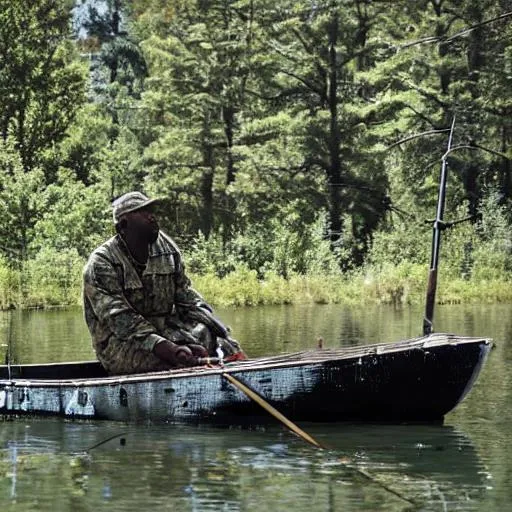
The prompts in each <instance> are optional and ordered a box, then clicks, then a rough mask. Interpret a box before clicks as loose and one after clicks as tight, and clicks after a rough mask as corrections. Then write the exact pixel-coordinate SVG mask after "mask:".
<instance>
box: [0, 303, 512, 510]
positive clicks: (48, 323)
mask: <svg viewBox="0 0 512 512" xmlns="http://www.w3.org/2000/svg"><path fill="white" fill-rule="evenodd" d="M218 314H219V315H220V316H221V317H222V318H223V319H224V320H225V321H226V323H228V324H230V325H231V326H232V328H233V333H234V334H235V336H236V337H237V338H239V339H240V340H241V341H242V342H243V343H244V348H246V350H247V352H248V353H249V354H250V355H251V356H252V357H255V356H258V355H263V354H265V355H267V354H277V353H280V352H286V351H296V350H304V349H307V348H312V347H314V346H316V339H317V338H318V337H319V336H322V338H323V339H324V346H326V347H338V346H344V345H351V344H365V343H374V342H380V341H384V342H387V341H395V340H399V339H404V338H409V337H414V336H417V335H419V334H420V330H421V323H422V317H423V310H422V308H404V309H401V310H397V309H393V308H386V307H371V308H346V307H341V306H330V305H326V306H293V307H290V306H283V307H262V308H252V309H251V308H246V309H239V310H219V311H218ZM435 327H436V330H437V331H445V332H455V333H459V334H462V335H475V336H490V337H492V338H494V340H495V341H496V349H495V350H493V351H492V352H491V354H490V357H489V360H488V362H487V364H486V366H485V367H484V368H483V371H482V373H481V375H480V377H479V379H478V380H477V382H476V385H475V387H474V388H473V390H472V391H471V393H470V394H469V396H468V397H467V398H466V399H465V400H464V401H463V402H462V404H460V405H459V406H458V407H457V408H456V409H455V411H453V412H451V413H450V414H449V415H448V416H447V418H446V421H445V423H446V425H445V426H444V427H420V426H413V425H409V426H406V427H402V426H372V425H344V424H341V425H334V426H332V425H307V426H305V427H306V428H305V430H306V431H308V432H309V433H311V434H312V435H313V437H315V438H317V439H318V440H319V441H320V442H323V443H325V444H327V445H329V446H331V447H332V450H331V451H329V452H318V451H315V450H314V449H313V448H310V447H308V446H306V445H303V444H302V442H301V441H300V440H298V439H295V438H293V437H292V436H291V435H290V434H288V433H286V432H283V431H282V430H281V428H279V427H277V426H276V427H273V428H267V429H266V430H265V431H260V430H256V431H244V430H239V429H233V430H220V429H212V428H211V427H210V428H194V427H180V426H172V427H171V426H167V427H166V426H163V427H159V428H148V429H144V428H134V427H131V426H130V427H129V429H128V433H127V434H126V435H125V436H124V439H125V441H126V443H125V444H124V445H122V444H121V439H122V438H116V439H113V440H111V441H109V442H108V443H106V444H104V445H101V446H99V447H97V448H94V449H93V450H91V451H90V453H87V452H86V450H87V448H88V447H91V446H93V445H95V444H96V443H98V442H100V441H102V440H104V439H107V438H108V437H109V436H112V435H115V434H118V433H120V432H121V433H122V432H123V431H124V430H125V427H126V426H122V425H118V424H111V423H108V424H107V423H101V422H98V423H91V424H87V423H69V422H66V421H60V420H59V421H57V420H56V421H34V422H29V423H27V422H26V421H25V420H16V421H12V422H11V421H6V422H3V423H2V422H0V508H1V509H2V510H14V511H15V512H18V510H19V511H21V510H33V509H41V510H45V509H48V510H50V509H52V510H54V509H56V510H69V509H70V508H73V509H75V508H76V509H77V510H93V509H94V510H96V509H100V510H101V509H105V508H109V510H132V509H133V510H141V509H149V508H151V507H156V508H157V509H169V510H171V509H176V510H187V511H188V510H209V509H213V508H215V509H216V510H240V511H242V510H251V511H252V510H254V509H256V508H260V507H262V506H263V507H268V508H269V509H271V510H284V509H288V508H292V509H295V512H300V511H302V510H308V512H310V511H311V510H315V511H316V510H325V511H327V510H372V511H373V510H405V509H407V508H408V507H409V504H408V503H407V502H406V501H405V500H403V499H401V498H399V497H397V496H396V495H394V494H393V493H392V492H389V491H387V490H386V489H385V487H386V486H388V487H390V488H392V490H395V491H397V492H398V493H399V494H400V495H403V496H405V497H407V498H408V499H411V500H412V501H418V502H420V503H422V504H423V507H422V510H472V509H475V510H482V509H486V510H488V511H489V512H494V511H501V510H507V509H508V508H509V506H510V503H511V502H512V462H511V461H512V434H511V432H510V424H511V422H512V408H511V407H510V403H512V402H511V401H512V369H511V368H512V367H511V365H510V362H511V361H512V343H511V340H512V305H503V304H498V305H492V306H489V305H472V306H443V307H438V308H436V317H435ZM9 338H10V339H11V343H10V344H11V355H12V358H13V359H12V360H13V362H20V363H35V362H52V361H69V360H80V359H82V360H83V359H92V358H93V357H94V354H93V351H92V348H91V345H90V341H89V335H88V332H87V329H86V326H85V324H84V321H83V318H82V311H81V310H80V309H75V310H67V311H50V312H48V311H47V312H41V311H25V312H14V313H12V315H11V314H10V313H0V345H2V344H3V345H4V346H3V347H2V346H0V358H1V359H4V357H5V354H6V346H5V345H7V344H8V343H7V342H8V340H9ZM301 427H304V425H301ZM361 471H363V472H364V471H367V472H368V473H369V474H370V475H371V476H372V478H375V479H376V480H378V482H376V481H375V482H374V481H371V480H370V481H369V480H368V479H367V478H365V477H364V475H363V474H362V473H361ZM491 475H492V478H490V476H491Z"/></svg>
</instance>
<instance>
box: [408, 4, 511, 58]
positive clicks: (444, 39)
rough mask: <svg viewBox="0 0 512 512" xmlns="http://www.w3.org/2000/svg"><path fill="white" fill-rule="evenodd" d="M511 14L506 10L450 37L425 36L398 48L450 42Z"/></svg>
mask: <svg viewBox="0 0 512 512" xmlns="http://www.w3.org/2000/svg"><path fill="white" fill-rule="evenodd" d="M510 16H512V11H509V12H505V13H503V14H500V15H499V16H496V17H495V18H491V19H488V20H485V21H482V22H481V23H477V24H476V25H472V26H471V27H468V28H466V29H464V30H461V31H460V32H456V33H455V34H453V35H452V36H450V37H446V36H430V37H424V38H423V39H418V40H416V41H411V42H410V43H407V44H404V45H402V46H399V47H398V50H403V49H404V48H410V47H411V46H416V45H418V44H423V43H437V42H443V43H449V42H451V41H453V40H454V39H457V38H458V37H462V36H464V35H466V34H468V33H469V32H472V31H473V30H475V29H477V28H480V27H483V26H484V25H489V24H490V23H494V22H495V21H500V20H504V19H505V18H509V17H510Z"/></svg>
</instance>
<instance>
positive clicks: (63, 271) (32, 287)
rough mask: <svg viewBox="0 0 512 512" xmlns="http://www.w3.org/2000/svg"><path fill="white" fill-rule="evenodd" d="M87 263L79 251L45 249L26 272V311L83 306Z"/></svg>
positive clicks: (24, 303)
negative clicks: (84, 276)
mask: <svg viewBox="0 0 512 512" xmlns="http://www.w3.org/2000/svg"><path fill="white" fill-rule="evenodd" d="M84 264H85V260H84V259H83V258H81V257H80V256H79V254H78V252H77V251H76V249H73V248H70V249H59V250H55V249H53V248H44V249H42V250H41V251H39V252H38V253H37V254H36V255H35V257H34V258H33V259H31V260H29V261H27V262H26V263H25V265H24V268H23V276H24V278H25V279H26V281H25V282H24V288H23V294H24V296H23V306H24V307H49V306H57V305H68V306H69V305H78V304H80V291H81V287H82V269H83V266H84Z"/></svg>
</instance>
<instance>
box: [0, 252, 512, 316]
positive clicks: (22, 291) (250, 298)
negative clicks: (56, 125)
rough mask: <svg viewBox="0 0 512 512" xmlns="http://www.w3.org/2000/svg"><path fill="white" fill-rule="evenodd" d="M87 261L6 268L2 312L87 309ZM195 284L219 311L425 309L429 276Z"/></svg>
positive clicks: (457, 284) (470, 285) (447, 292)
mask: <svg viewBox="0 0 512 512" xmlns="http://www.w3.org/2000/svg"><path fill="white" fill-rule="evenodd" d="M82 266H83V261H82V260H80V259H79V258H69V257H68V258H66V257H65V256H63V258H62V260H61V261H58V262H56V261H54V260H53V264H52V265H51V266H49V265H45V266H43V265H42V264H41V262H39V264H38V262H35V261H33V262H29V263H28V264H26V265H25V266H24V267H23V268H22V269H12V268H9V267H7V266H2V265H0V308H1V309H9V308H50V307H55V306H74V305H79V304H81V270H82ZM190 277H191V278H192V283H193V286H194V288H196V289H197V290H198V291H199V292H200V293H201V294H202V295H203V296H204V297H205V299H206V300H207V301H208V302H210V303H211V304H212V305H214V306H228V307H229V306H232V307H237V306H257V305H263V304H301V303H303V304H304V303H315V304H329V303H336V304H351V305H367V304H392V305H395V306H400V305H408V304H422V303H424V301H425V289H426V282H427V270H426V269H425V267H424V265H418V264H407V263H402V264H400V265H398V266H394V265H388V266H385V267H380V268H379V269H376V268H372V267H367V268H365V269H364V270H360V271H357V272H353V273H348V274H341V273H336V274H331V275H299V274H292V275H291V276H289V277H288V278H287V279H285V278H283V277H281V276H279V275H277V274H276V273H271V272H269V273H267V274H266V275H265V277H264V279H259V278H258V276H257V273H256V272H255V271H253V270H249V269H248V268H246V267H244V266H239V267H238V268H237V269H236V270H235V271H233V272H231V273H229V274H228V275H226V276H225V277H223V278H220V277H218V276H216V275H215V274H213V273H208V274H203V275H191V276H190ZM511 284H512V283H511V282H510V281H508V280H504V279H493V278H490V279H489V278H485V277H476V278H473V279H471V280H465V279H462V278H448V277H443V273H442V271H441V272H440V275H439V280H438V291H437V301H438V303H442V304H463V303H466V304H467V303H496V302H512V286H511Z"/></svg>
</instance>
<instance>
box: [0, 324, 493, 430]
mask: <svg viewBox="0 0 512 512" xmlns="http://www.w3.org/2000/svg"><path fill="white" fill-rule="evenodd" d="M490 348H491V343H490V341H489V340H487V339H479V338H461V337H455V336H451V335H445V334H443V335H431V336H428V337H423V338H418V339H414V340H406V341H403V342H398V343H389V344H378V345H370V346H366V347H350V348H347V349H337V350H317V351H314V352H303V353H298V354H289V355H284V356H276V357H273V358H261V359H255V360H252V361H246V362H238V363H233V364H230V365H226V366H225V367H223V368H219V367H212V368H205V367H200V368H190V369H182V370H172V371H168V372H158V373H149V374H138V375H130V376H116V377H114V376H110V377H109V376H102V370H101V367H99V365H97V363H70V364H65V363H63V364H56V365H32V366H30V365H26V366H13V367H11V368H7V367H0V414H37V415H41V414H52V415H58V416H65V417H85V418H91V419H107V420H116V421H125V422H148V421H149V422H174V421H180V422H181V421H191V422H203V421H207V422H221V423H226V422H230V423H232V422H242V423H244V422H265V421H268V420H270V417H269V416H267V413H266V412H264V411H263V410H262V409H261V407H260V406H259V405H257V404H256V403H255V402H254V401H252V400H251V399H250V398H248V397H247V396H246V395H245V394H244V393H243V392H241V391H240V390H239V389H238V388H237V387H235V386H233V385H232V384H231V383H230V382H229V381H228V380H227V379H226V378H225V376H224V373H229V374H231V375H232V376H233V377H235V378H236V379H238V380H239V381H241V382H243V383H244V384H246V385H247V386H249V387H250V388H251V389H253V390H254V391H256V392H257V393H259V394H260V395H261V396H262V397H263V398H264V399H265V400H267V401H268V402H269V403H271V404H272V405H273V406H274V407H275V408H276V409H278V410H279V411H280V412H282V413H283V414H284V415H285V416H287V417H288V418H290V419H292V420H294V421H322V422H328V421H381V422H433V421H441V420H442V419H443V417H444V415H445V414H446V413H447V412H449V411H450V410H451V409H453V408H454V407H455V406H456V405H457V404H458V403H459V402H460V401H461V400H462V399H463V398H464V396H465V395H466V393H467V392H468V391H469V390H470V388H471V387H472V385H473V383H474V381H475V379H476V377H477V375H478V373H479V371H480V368H481V366H482V364H483V362H484V361H485V359H486V356H487V354H488V353H489V350H490ZM6 372H10V374H11V375H10V376H11V378H10V379H9V378H8V377H9V375H6ZM63 375H64V376H65V377H66V378H58V377H59V376H63ZM5 377H7V378H5Z"/></svg>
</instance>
